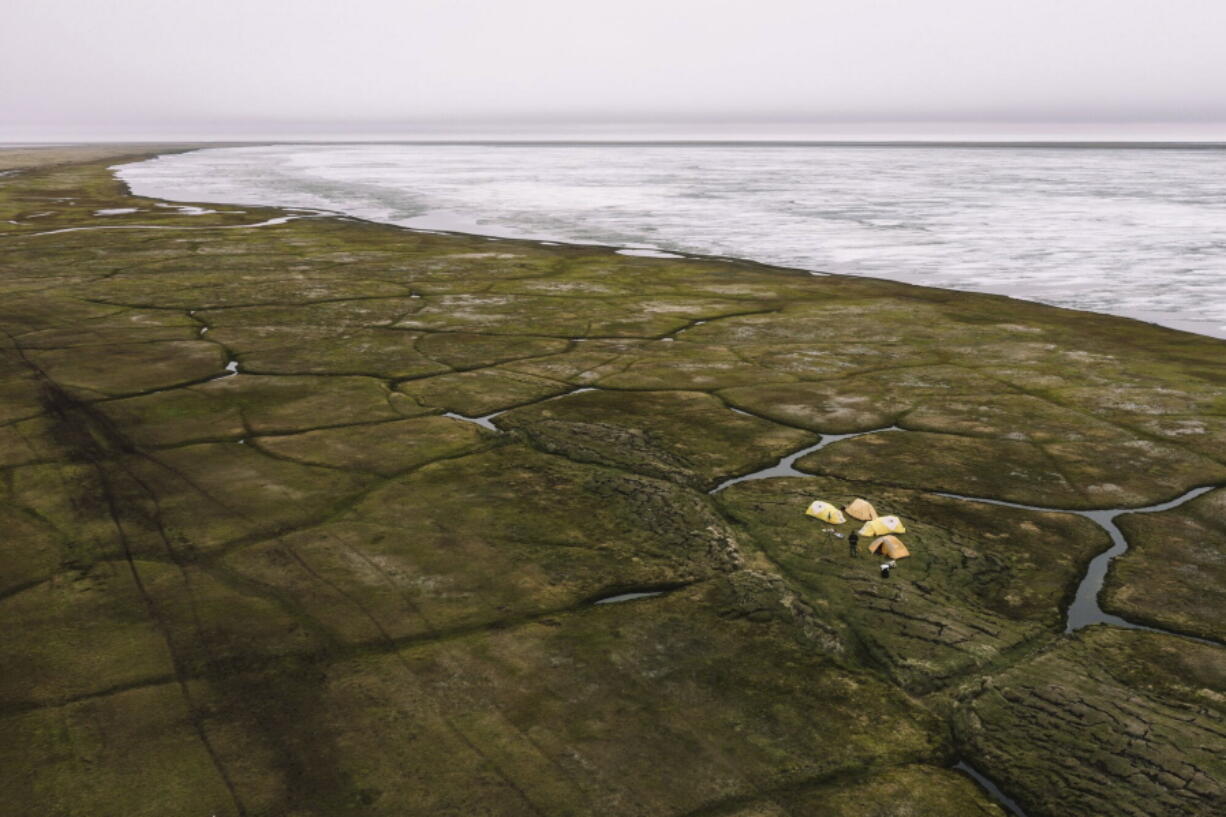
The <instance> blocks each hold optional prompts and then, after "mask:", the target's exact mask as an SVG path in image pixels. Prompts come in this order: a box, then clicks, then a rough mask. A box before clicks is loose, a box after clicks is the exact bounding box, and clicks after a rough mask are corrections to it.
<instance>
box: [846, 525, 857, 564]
mask: <svg viewBox="0 0 1226 817" xmlns="http://www.w3.org/2000/svg"><path fill="white" fill-rule="evenodd" d="M859 541H860V534H858V533H856V532H855V531H854V530H853V531H852V532H851V533H850V534H849V535H848V537H847V555H848V556H850V557H851V558H853V559H854V558H856V545H857V544H858V543H859Z"/></svg>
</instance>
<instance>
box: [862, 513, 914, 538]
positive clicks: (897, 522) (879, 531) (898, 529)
mask: <svg viewBox="0 0 1226 817" xmlns="http://www.w3.org/2000/svg"><path fill="white" fill-rule="evenodd" d="M906 532H907V529H906V527H904V526H903V523H902V520H901V519H899V518H898V517H897V516H879V517H877V518H876V519H870V520H868V521H867V522H865V523H864V525H863V526H862V527H861V528H860V535H861V536H885V535H886V534H887V533H906Z"/></svg>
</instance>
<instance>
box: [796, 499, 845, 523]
mask: <svg viewBox="0 0 1226 817" xmlns="http://www.w3.org/2000/svg"><path fill="white" fill-rule="evenodd" d="M805 513H807V514H808V515H809V516H816V517H817V518H818V519H820V520H822V521H823V522H829V523H830V524H831V525H841V524H843V523H844V522H846V521H847V519H846V517H844V516H843V512H842V511H840V510H839V509H838V508H836V507H834V506H833V505H831V504H830V503H829V502H823V501H821V500H820V499H815V500H813V502H811V503H810V504H809V507H808V508H806V509H805Z"/></svg>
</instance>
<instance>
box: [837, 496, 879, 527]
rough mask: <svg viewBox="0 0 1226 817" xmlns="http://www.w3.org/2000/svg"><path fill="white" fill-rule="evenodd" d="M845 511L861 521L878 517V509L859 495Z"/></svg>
mask: <svg viewBox="0 0 1226 817" xmlns="http://www.w3.org/2000/svg"><path fill="white" fill-rule="evenodd" d="M843 513H845V514H847V515H848V516H850V517H851V518H852V519H859V520H860V521H861V522H867V521H868V520H870V519H876V518H877V509H876V508H874V507H873V506H872V505H870V504H869V503H868V502H866V501H865V500H863V499H860V498H859V497H857V498H855V499H853V500H852V501H851V504H849V505H848V506H847V507H846V508H844V509H843Z"/></svg>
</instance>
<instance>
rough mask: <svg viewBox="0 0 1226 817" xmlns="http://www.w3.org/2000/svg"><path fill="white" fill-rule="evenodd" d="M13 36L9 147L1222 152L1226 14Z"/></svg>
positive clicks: (913, 8)
mask: <svg viewBox="0 0 1226 817" xmlns="http://www.w3.org/2000/svg"><path fill="white" fill-rule="evenodd" d="M0 22H2V26H0V139H6V138H7V139H10V140H12V139H36V138H82V137H88V136H100V137H112V138H120V137H165V136H178V137H191V138H203V137H223V138H224V137H235V136H251V137H265V136H268V135H277V134H282V135H285V136H291V135H294V134H331V135H336V136H347V135H354V136H356V135H363V134H388V135H412V134H414V133H421V134H425V135H433V134H445V133H448V132H451V131H454V130H466V129H467V130H474V129H478V128H479V127H480V126H482V125H483V124H486V125H488V123H495V127H496V129H499V128H500V129H503V130H509V129H512V128H520V129H521V130H525V132H526V131H530V130H532V129H534V128H535V129H543V130H548V129H549V128H554V127H556V126H557V125H558V124H559V123H562V124H566V123H572V124H573V123H587V125H588V126H594V128H593V129H594V131H601V129H602V128H605V129H607V128H612V129H616V128H619V127H628V128H630V129H634V128H638V129H639V130H640V131H643V130H644V129H646V130H650V129H652V128H659V127H661V126H663V127H665V128H668V127H672V128H674V129H675V128H677V127H680V126H681V125H684V124H686V123H700V125H699V126H696V131H695V132H698V131H702V130H703V126H701V123H706V125H705V128H706V130H707V131H712V130H720V129H724V130H728V129H732V130H737V129H740V130H742V131H745V132H747V133H748V132H752V131H753V130H754V129H755V128H757V129H758V130H762V129H763V128H766V129H768V130H769V129H770V128H776V129H777V130H778V131H779V132H781V133H790V134H792V135H803V134H804V133H808V132H813V133H815V134H819V135H820V133H826V134H828V135H839V134H840V133H843V132H844V131H849V130H850V131H856V130H857V129H859V131H860V132H862V133H863V134H865V135H871V134H872V133H873V132H877V131H879V132H881V133H882V135H890V133H895V132H897V133H903V132H914V133H917V134H923V133H931V134H940V135H957V132H958V130H959V128H962V129H965V130H974V129H976V128H978V129H980V130H985V131H987V132H995V131H999V132H1002V133H1012V132H1018V133H1021V132H1024V131H1026V130H1027V129H1028V128H1029V129H1031V130H1033V129H1035V128H1039V129H1042V128H1043V127H1048V126H1049V123H1054V125H1052V127H1055V128H1057V129H1059V128H1065V129H1067V130H1069V131H1070V132H1081V131H1084V132H1086V133H1089V132H1091V131H1094V130H1095V128H1098V129H1100V130H1101V129H1104V128H1105V129H1106V130H1109V131H1113V132H1118V133H1119V134H1121V135H1127V134H1130V133H1135V134H1137V135H1141V136H1146V135H1152V134H1153V133H1154V132H1155V128H1156V129H1157V131H1162V130H1163V129H1164V128H1168V129H1170V130H1171V132H1172V133H1174V132H1175V131H1179V132H1180V133H1186V134H1189V135H1192V136H1194V137H1201V138H1218V139H1223V138H1226V125H1224V124H1223V123H1226V46H1224V42H1226V0H616V1H615V2H605V1H604V0H588V1H587V2H582V0H581V1H580V2H575V0H565V1H564V0H407V1H403V0H402V1H401V2H395V1H393V0H348V1H347V2H342V1H341V0H241V2H240V0H207V1H206V0H10V3H9V4H8V5H7V6H6V9H5V12H4V14H3V17H2V18H0ZM712 123H732V124H727V125H725V124H720V125H718V126H717V125H714V124H712ZM777 123H790V125H787V126H786V127H777ZM840 129H842V130H840ZM993 129H995V131H994V130H993ZM601 132H603V131H601Z"/></svg>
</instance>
